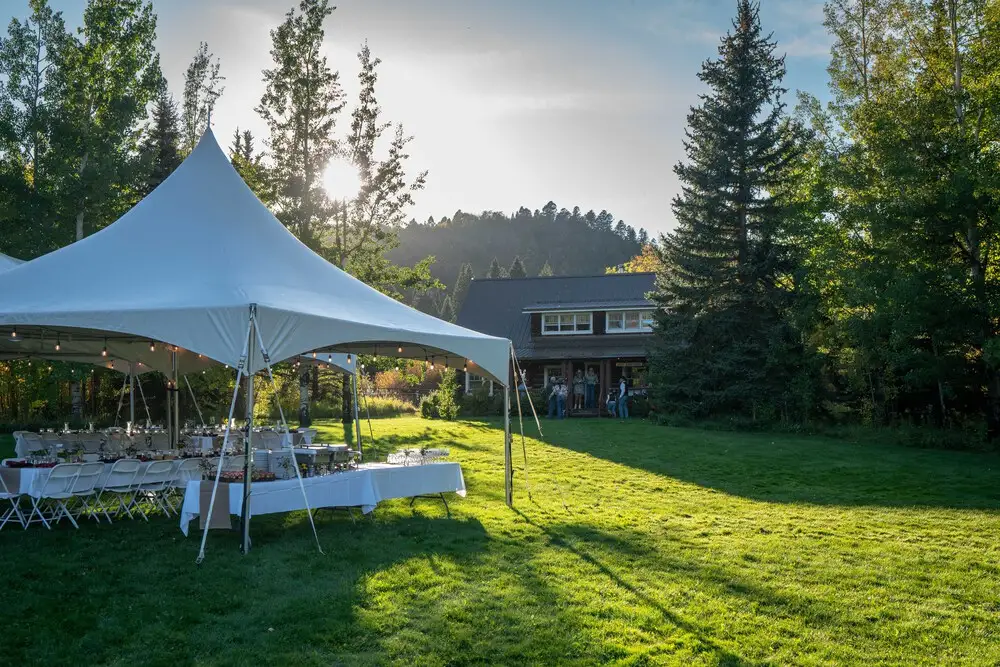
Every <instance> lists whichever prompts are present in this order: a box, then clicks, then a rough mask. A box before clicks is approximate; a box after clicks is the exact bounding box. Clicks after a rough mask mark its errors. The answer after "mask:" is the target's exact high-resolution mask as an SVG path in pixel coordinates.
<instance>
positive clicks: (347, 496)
mask: <svg viewBox="0 0 1000 667" xmlns="http://www.w3.org/2000/svg"><path fill="white" fill-rule="evenodd" d="M212 483H213V482H212V481H203V482H189V483H188V485H187V489H186V490H185V492H184V504H183V506H182V508H181V532H183V533H184V534H185V535H187V534H188V524H189V523H190V522H191V520H192V519H195V518H198V517H199V516H200V513H201V502H200V494H201V487H202V485H203V484H209V485H210V484H212ZM302 484H303V486H304V487H305V490H306V497H307V498H308V499H309V507H311V508H312V509H317V508H320V507H360V508H361V511H362V512H365V513H366V514H367V513H368V512H371V511H372V510H373V509H375V506H376V505H378V504H379V503H380V502H382V501H383V500H390V499H393V498H414V497H417V496H425V495H436V494H439V493H450V492H454V493H457V494H458V495H459V496H463V497H464V496H465V479H464V477H463V476H462V467H461V466H460V465H459V464H457V463H452V462H445V463H427V464H425V465H416V466H399V465H389V464H386V463H366V464H363V465H361V466H359V467H358V469H357V470H350V471H346V472H337V473H333V474H330V475H323V476H321V477H307V478H305V479H303V480H302ZM219 488H220V493H221V489H222V488H223V485H222V484H220V485H219ZM225 488H226V489H227V491H228V495H229V513H230V514H237V515H238V514H242V511H243V485H242V484H227V485H225ZM250 494H251V495H250V513H251V515H252V516H256V515H259V514H276V513H279V512H292V511H295V510H302V509H305V502H304V501H303V498H302V491H301V489H300V488H299V481H298V479H286V480H280V481H275V482H256V483H254V484H253V486H252V487H251V491H250ZM216 502H218V500H217V501H216Z"/></svg>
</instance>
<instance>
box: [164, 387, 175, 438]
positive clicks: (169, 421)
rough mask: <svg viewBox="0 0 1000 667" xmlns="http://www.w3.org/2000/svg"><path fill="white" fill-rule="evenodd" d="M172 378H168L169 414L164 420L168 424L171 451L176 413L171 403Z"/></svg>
mask: <svg viewBox="0 0 1000 667" xmlns="http://www.w3.org/2000/svg"><path fill="white" fill-rule="evenodd" d="M170 399H171V396H170V376H169V375H168V376H167V414H166V415H165V417H166V419H165V420H164V421H165V422H166V423H167V442H168V443H170V449H173V448H174V429H173V425H174V413H173V409H172V407H171V403H170Z"/></svg>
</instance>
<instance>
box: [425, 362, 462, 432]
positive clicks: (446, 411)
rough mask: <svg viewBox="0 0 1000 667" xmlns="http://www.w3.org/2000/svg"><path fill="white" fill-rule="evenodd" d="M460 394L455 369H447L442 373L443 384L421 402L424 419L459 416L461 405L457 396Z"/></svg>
mask: <svg viewBox="0 0 1000 667" xmlns="http://www.w3.org/2000/svg"><path fill="white" fill-rule="evenodd" d="M457 395H458V380H457V379H456V377H455V371H454V370H452V369H446V370H444V371H443V372H442V373H441V384H440V385H438V388H437V390H436V391H434V392H431V394H430V395H429V396H428V397H427V398H425V399H424V400H422V401H421V402H420V416H421V417H423V418H424V419H447V420H448V421H452V420H454V419H456V418H458V413H459V405H458V400H457V398H456V396H457Z"/></svg>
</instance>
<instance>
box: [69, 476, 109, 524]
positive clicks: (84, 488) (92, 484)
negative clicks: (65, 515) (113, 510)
mask: <svg viewBox="0 0 1000 667" xmlns="http://www.w3.org/2000/svg"><path fill="white" fill-rule="evenodd" d="M102 474H104V464H103V463H100V462H96V463H81V464H80V474H79V475H77V477H76V481H74V482H73V487H72V489H71V490H72V493H73V498H75V499H76V501H77V505H76V506H74V508H73V509H74V510H76V511H75V513H74V514H73V516H75V517H77V518H79V517H80V515H81V514H83V513H84V512H90V517H91V518H92V519H94V521H96V522H97V523H100V522H101V514H100V510H99V509H98V507H97V504H96V502H92V501H95V500H96V498H95V496H97V495H98V492H97V482H98V481H99V480H100V478H101V475H102Z"/></svg>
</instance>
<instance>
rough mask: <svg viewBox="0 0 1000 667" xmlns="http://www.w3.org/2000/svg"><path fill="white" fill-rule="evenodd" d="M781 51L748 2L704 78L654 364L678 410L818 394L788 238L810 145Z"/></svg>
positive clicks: (661, 300)
mask: <svg viewBox="0 0 1000 667" xmlns="http://www.w3.org/2000/svg"><path fill="white" fill-rule="evenodd" d="M775 49H776V44H775V43H774V42H773V41H771V40H770V37H769V36H765V35H763V34H762V33H761V26H760V17H759V7H758V4H757V3H755V2H751V0H740V2H739V3H738V14H737V17H736V19H735V20H734V21H733V30H732V31H731V32H730V33H727V35H726V36H725V37H724V38H723V39H722V44H721V46H720V47H719V58H718V59H717V60H709V61H707V62H705V64H704V65H703V66H702V71H701V73H700V74H699V78H700V79H701V80H702V81H703V82H704V83H705V84H706V85H707V87H708V92H707V93H706V94H704V95H703V96H702V97H701V100H702V102H701V104H700V105H699V106H697V107H694V108H693V109H692V110H691V113H690V114H689V116H688V130H687V134H686V137H687V138H686V141H685V142H684V146H685V152H686V154H687V158H688V159H687V162H685V163H681V164H678V165H677V167H675V173H676V174H677V176H678V177H679V179H680V180H681V183H682V185H683V193H682V194H681V195H679V196H678V197H677V198H676V199H675V200H674V202H673V211H674V215H675V217H676V219H677V227H676V229H675V230H674V231H673V233H671V234H670V235H669V236H665V237H664V238H663V239H662V250H661V260H662V262H663V267H662V269H661V270H660V271H659V273H658V277H657V283H656V286H657V288H656V292H655V294H654V301H655V303H656V304H657V306H658V309H657V326H656V332H657V336H658V341H657V345H656V349H655V351H654V354H653V355H652V359H651V367H652V368H651V370H652V372H653V376H654V378H655V379H654V382H653V385H654V387H655V393H656V399H657V402H658V403H659V405H660V406H661V407H662V409H664V410H666V411H667V412H675V413H685V414H688V415H691V416H697V417H705V416H719V415H726V416H733V417H737V418H746V419H751V420H757V419H762V418H763V419H769V418H775V417H777V416H781V417H787V416H789V414H790V413H791V412H793V411H798V414H797V415H796V416H802V415H801V412H802V411H801V410H799V407H800V406H801V404H802V402H803V401H806V402H808V401H809V399H810V398H811V397H810V396H808V394H809V391H808V390H806V389H804V388H803V387H802V386H801V384H802V382H803V378H802V377H800V376H798V374H797V370H798V369H803V368H804V367H803V355H802V353H801V350H800V349H799V347H800V345H799V343H798V341H799V340H800V339H799V336H798V335H797V334H796V332H795V331H794V330H793V328H792V327H791V326H790V325H789V324H788V321H787V311H788V309H789V307H790V300H791V296H792V295H791V292H790V287H789V285H793V284H794V281H793V279H792V269H793V268H794V264H793V256H792V254H791V252H790V248H789V247H788V246H787V245H786V244H785V242H784V234H785V226H786V224H787V223H788V222H789V220H790V219H791V217H792V216H793V215H794V213H795V211H794V206H793V205H792V204H791V203H790V202H789V201H787V200H786V199H785V198H784V197H783V196H782V192H784V191H786V190H787V189H788V183H789V180H790V179H791V178H792V172H791V166H790V165H792V164H793V163H794V162H795V160H796V158H797V155H798V153H799V151H800V148H799V144H798V142H797V137H796V134H795V132H794V131H793V128H791V127H790V126H789V124H788V123H787V121H786V119H785V117H784V114H783V110H784V104H783V103H782V101H781V97H782V95H783V94H784V93H785V89H784V88H782V86H781V80H782V78H783V76H784V74H785V66H784V59H783V58H782V57H778V56H776V55H775ZM802 372H806V369H804V370H803V371H802ZM796 401H797V402H796ZM806 409H808V408H806Z"/></svg>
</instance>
